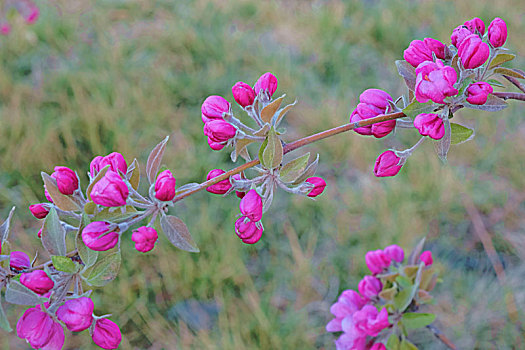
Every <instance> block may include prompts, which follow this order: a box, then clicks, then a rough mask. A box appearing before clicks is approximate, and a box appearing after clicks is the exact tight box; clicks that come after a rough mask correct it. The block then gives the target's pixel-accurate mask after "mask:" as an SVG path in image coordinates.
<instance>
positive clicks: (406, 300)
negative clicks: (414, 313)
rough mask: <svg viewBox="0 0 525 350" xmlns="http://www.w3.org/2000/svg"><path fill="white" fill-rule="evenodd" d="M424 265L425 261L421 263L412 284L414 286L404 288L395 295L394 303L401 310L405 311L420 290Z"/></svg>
mask: <svg viewBox="0 0 525 350" xmlns="http://www.w3.org/2000/svg"><path fill="white" fill-rule="evenodd" d="M424 266H425V264H424V263H423V262H421V263H420V264H419V269H418V271H417V276H416V279H415V281H414V284H413V285H412V288H406V289H403V290H401V291H400V292H399V293H398V294H397V295H396V296H395V298H394V305H395V307H396V308H397V309H398V310H399V311H400V312H403V311H405V310H406V308H407V307H408V306H409V305H410V303H411V302H412V300H413V299H414V297H415V296H416V294H417V291H418V290H419V284H420V283H421V273H422V271H423V267H424Z"/></svg>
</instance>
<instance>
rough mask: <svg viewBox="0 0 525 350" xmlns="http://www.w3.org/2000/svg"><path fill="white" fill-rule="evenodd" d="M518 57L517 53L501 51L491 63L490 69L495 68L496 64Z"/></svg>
mask: <svg viewBox="0 0 525 350" xmlns="http://www.w3.org/2000/svg"><path fill="white" fill-rule="evenodd" d="M515 58H516V55H513V54H510V53H500V54H498V55H497V56H496V57H494V59H493V60H492V62H491V63H490V66H489V69H490V68H494V67H496V66H499V65H501V64H503V63H505V62H509V61H512V60H513V59H515Z"/></svg>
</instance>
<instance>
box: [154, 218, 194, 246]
mask: <svg viewBox="0 0 525 350" xmlns="http://www.w3.org/2000/svg"><path fill="white" fill-rule="evenodd" d="M160 226H161V228H162V231H164V234H165V235H166V237H168V239H169V241H170V242H171V243H172V244H173V245H174V246H175V247H177V248H179V249H182V250H186V251H188V252H192V253H198V252H199V248H197V245H196V244H195V241H194V240H193V238H192V237H191V234H190V231H189V230H188V227H186V224H185V223H184V222H183V221H182V220H181V219H179V218H178V217H176V216H171V215H165V216H162V217H161V219H160Z"/></svg>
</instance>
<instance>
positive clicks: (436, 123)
mask: <svg viewBox="0 0 525 350" xmlns="http://www.w3.org/2000/svg"><path fill="white" fill-rule="evenodd" d="M414 127H415V128H416V129H417V130H418V131H419V133H420V134H421V135H422V136H429V137H431V138H433V139H434V140H439V139H441V138H442V137H443V136H445V126H444V125H443V120H442V119H441V118H440V117H439V116H438V115H437V114H432V113H421V114H418V115H417V116H416V117H415V118H414Z"/></svg>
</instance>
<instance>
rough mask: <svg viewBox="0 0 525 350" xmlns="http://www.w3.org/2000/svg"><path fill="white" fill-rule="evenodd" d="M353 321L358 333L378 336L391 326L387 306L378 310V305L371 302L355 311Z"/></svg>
mask: <svg viewBox="0 0 525 350" xmlns="http://www.w3.org/2000/svg"><path fill="white" fill-rule="evenodd" d="M352 321H353V324H354V327H355V330H356V331H357V332H358V333H361V334H366V335H369V336H371V337H377V336H378V335H379V333H380V332H381V331H382V330H383V329H385V328H387V327H389V326H390V322H388V311H387V310H386V308H382V309H381V311H377V309H376V307H375V306H373V305H370V304H368V305H365V306H363V308H362V309H361V310H359V311H357V312H356V313H354V316H353V320H352Z"/></svg>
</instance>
